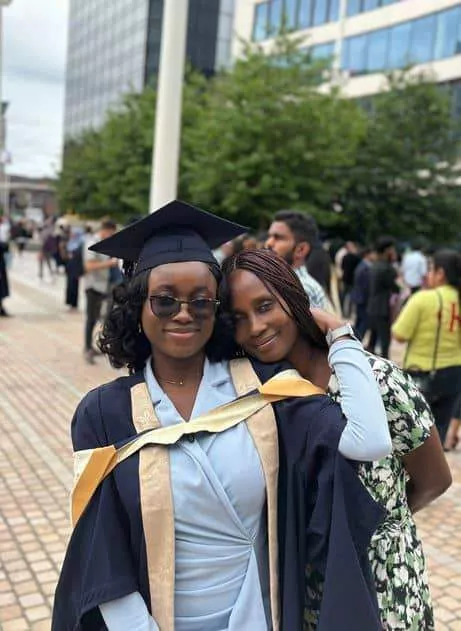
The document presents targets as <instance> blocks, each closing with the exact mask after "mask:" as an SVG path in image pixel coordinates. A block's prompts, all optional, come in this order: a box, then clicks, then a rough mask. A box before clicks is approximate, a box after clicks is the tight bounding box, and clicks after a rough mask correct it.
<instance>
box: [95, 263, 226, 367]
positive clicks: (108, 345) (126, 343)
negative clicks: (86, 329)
mask: <svg viewBox="0 0 461 631" xmlns="http://www.w3.org/2000/svg"><path fill="white" fill-rule="evenodd" d="M124 271H125V278H124V281H123V282H122V283H121V284H120V285H117V286H116V287H115V288H114V290H113V292H112V300H111V307H110V309H109V312H108V314H107V316H106V319H105V321H104V324H103V328H102V331H101V334H100V336H99V340H98V347H99V349H100V350H101V352H102V353H104V354H105V355H107V356H108V358H109V361H110V364H111V366H113V367H114V368H124V367H126V368H128V371H129V373H130V374H133V373H135V372H137V371H138V370H142V369H143V368H144V365H145V363H146V360H147V359H148V358H149V357H150V355H151V354H152V349H151V345H150V342H149V340H148V339H147V337H146V336H145V335H144V332H143V331H142V328H141V313H142V309H143V305H144V303H145V301H146V299H147V296H148V287H149V275H150V270H146V271H144V272H141V273H140V274H138V275H133V270H132V267H130V266H129V265H125V267H124ZM210 271H211V272H212V274H213V276H215V278H216V279H217V281H218V282H219V279H220V276H221V274H220V271H219V268H217V269H214V266H210ZM235 349H236V345H235V342H234V340H233V336H232V327H231V325H230V322H229V319H228V318H226V317H225V316H224V314H222V313H221V312H220V311H219V310H218V313H217V314H216V321H215V326H214V329H213V334H212V336H211V338H210V340H209V341H208V343H207V345H206V346H205V353H206V356H207V357H208V359H209V360H210V361H211V362H217V361H221V360H223V359H231V358H232V357H234V356H235V354H236V350H235Z"/></svg>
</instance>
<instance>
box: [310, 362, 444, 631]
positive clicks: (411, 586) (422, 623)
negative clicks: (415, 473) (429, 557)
mask: <svg viewBox="0 0 461 631" xmlns="http://www.w3.org/2000/svg"><path fill="white" fill-rule="evenodd" d="M369 360H370V364H371V367H372V369H373V372H374V374H375V377H376V380H377V382H378V384H379V389H380V392H381V396H382V398H383V401H384V406H385V408H386V412H387V419H388V422H389V429H390V433H391V437H392V444H393V451H392V454H390V455H389V456H387V457H386V458H384V459H383V460H380V461H379V462H374V463H363V464H360V466H359V473H360V477H361V479H362V481H363V483H364V484H365V486H366V487H367V489H368V490H369V492H370V494H371V495H372V496H373V498H374V499H375V500H376V501H378V502H379V503H380V504H381V505H382V506H384V507H385V508H386V509H387V517H386V519H385V521H384V522H383V524H382V525H381V526H380V528H379V529H378V530H377V532H376V533H375V534H374V536H373V538H372V540H371V544H370V549H369V557H370V562H371V566H372V570H373V573H374V577H375V583H376V591H377V594H378V601H379V606H380V610H381V614H382V620H383V625H384V629H387V630H388V631H397V630H398V631H401V630H405V631H433V630H434V618H433V611H432V604H431V597H430V593H429V585H428V578H427V570H426V562H425V558H424V553H423V549H422V545H421V541H420V540H419V538H418V534H417V532H416V525H415V522H414V520H413V516H412V514H411V512H410V509H409V507H408V503H407V495H406V484H407V482H408V474H407V472H406V470H405V467H404V464H403V460H402V456H405V455H406V454H408V453H410V452H411V451H413V450H414V449H416V448H417V447H420V446H421V445H422V444H423V443H424V442H425V441H426V439H427V438H428V437H429V435H430V431H431V428H432V425H433V423H434V420H433V417H432V414H431V411H430V409H429V407H428V405H427V403H426V401H425V399H424V398H423V396H422V395H421V393H420V392H419V390H418V389H417V388H416V386H415V384H414V383H413V381H412V379H411V378H410V377H408V376H407V375H406V374H405V373H404V372H403V371H402V370H401V369H400V368H398V367H397V366H396V365H395V364H393V363H392V362H390V361H388V360H386V359H382V358H379V357H376V356H374V355H369ZM330 395H331V397H332V398H333V399H334V400H335V401H337V402H339V403H341V396H340V393H339V390H338V385H337V382H336V379H335V378H334V377H333V378H332V380H331V382H330ZM306 571H307V576H308V583H309V588H308V593H307V594H306V610H305V616H304V621H305V623H304V631H314V630H315V628H316V626H317V613H318V604H319V602H320V595H321V578H320V577H319V576H316V575H315V573H314V572H312V571H311V570H310V569H309V568H307V570H306ZM319 579H320V580H319Z"/></svg>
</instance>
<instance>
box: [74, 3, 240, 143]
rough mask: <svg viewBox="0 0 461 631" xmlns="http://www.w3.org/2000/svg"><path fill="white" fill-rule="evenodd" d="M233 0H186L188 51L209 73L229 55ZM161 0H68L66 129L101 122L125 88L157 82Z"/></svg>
mask: <svg viewBox="0 0 461 631" xmlns="http://www.w3.org/2000/svg"><path fill="white" fill-rule="evenodd" d="M234 2H235V0H189V18H188V33H187V57H188V60H189V62H190V63H191V64H192V65H193V66H194V67H195V68H197V69H199V70H201V71H202V72H204V73H205V74H207V75H210V74H212V73H213V72H214V71H215V70H216V68H218V67H221V66H225V65H227V64H228V63H229V61H230V52H231V43H232V26H233V16H234ZM162 17H163V0H71V2H70V12H69V41H68V56H67V77H66V101H65V121H64V133H65V136H66V138H69V137H76V136H78V135H79V133H81V132H82V131H84V130H86V129H89V128H97V127H99V126H100V125H101V124H102V123H103V122H104V119H105V117H106V114H107V112H108V110H109V109H110V108H111V107H115V106H117V104H118V103H120V100H121V98H122V97H123V95H124V94H126V93H127V92H130V91H140V90H142V89H143V87H144V86H145V85H146V84H147V83H155V81H156V77H157V73H158V67H159V59H160V45H161V37H162Z"/></svg>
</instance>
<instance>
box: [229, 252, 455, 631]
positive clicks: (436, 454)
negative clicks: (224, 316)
mask: <svg viewBox="0 0 461 631" xmlns="http://www.w3.org/2000/svg"><path fill="white" fill-rule="evenodd" d="M223 273H224V279H223V282H222V283H221V289H220V298H221V302H222V304H223V308H224V310H225V311H227V312H228V313H229V314H230V315H231V318H232V323H233V327H234V337H235V340H236V342H237V343H238V344H239V345H240V347H241V349H243V351H244V353H245V354H246V355H248V356H250V357H256V358H257V359H258V360H259V361H261V362H264V363H273V362H278V361H281V360H288V362H289V363H290V364H291V365H292V366H293V367H295V368H296V369H297V370H298V372H299V373H300V374H301V375H302V376H303V377H305V378H306V379H309V380H310V381H312V382H313V383H314V384H316V385H318V386H321V387H322V388H325V389H326V388H328V392H329V394H330V396H331V397H332V398H333V399H334V400H335V401H337V402H339V403H341V404H342V405H344V401H345V399H346V398H347V397H349V395H350V392H348V389H347V387H345V384H344V383H342V384H339V382H338V379H337V375H335V374H334V372H335V371H334V370H332V369H331V354H332V351H333V349H334V347H335V344H334V339H335V336H336V335H337V334H338V332H339V333H341V328H339V327H338V322H337V320H336V319H335V318H334V316H331V315H330V314H327V313H323V312H321V311H318V310H314V309H313V310H312V311H311V309H310V305H309V298H308V297H307V295H306V293H305V292H304V290H303V288H302V286H301V284H300V282H299V280H298V278H297V276H296V275H295V274H294V273H293V270H292V269H291V267H290V266H289V265H288V264H287V263H286V262H285V261H284V260H283V259H281V258H279V257H277V256H276V255H275V254H274V253H273V252H270V251H265V250H253V251H246V252H241V253H239V254H237V255H235V256H233V257H230V258H229V259H228V260H227V261H226V262H225V264H224V266H223ZM348 328H349V331H350V327H349V325H345V326H344V327H343V332H344V331H345V330H348ZM334 329H336V330H334ZM350 335H351V336H352V335H353V333H352V331H350ZM332 343H333V345H332V346H330V349H329V345H331V344H332ZM347 344H348V345H349V346H350V351H349V353H350V354H349V361H350V364H351V366H352V365H353V364H354V363H355V362H357V359H358V357H359V356H360V355H362V356H363V354H364V353H365V351H364V350H363V348H362V347H361V345H360V343H359V342H358V341H353V340H351V339H349V341H348V342H347ZM353 344H355V348H352V345H353ZM354 353H355V355H354ZM366 357H367V361H368V362H369V365H370V367H371V369H372V371H373V373H374V377H375V379H376V381H377V384H378V386H379V390H380V393H381V396H382V400H383V403H384V406H385V409H386V413H387V419H388V424H389V429H390V433H391V437H392V443H393V451H392V453H391V454H390V455H388V456H387V457H386V458H384V459H381V460H379V461H378V462H367V463H362V464H360V466H359V475H360V478H361V479H362V481H363V483H364V485H365V486H366V488H367V489H368V491H369V492H370V493H371V495H372V496H373V497H374V498H375V499H376V500H377V501H378V502H379V503H380V504H381V505H382V506H383V507H385V509H386V518H385V520H384V522H383V523H382V525H381V526H380V528H379V529H378V531H377V532H376V533H375V535H374V536H373V538H372V540H371V545H370V546H369V558H370V562H371V566H372V569H373V575H374V581H375V585H376V590H377V595H378V601H379V605H380V611H381V617H382V622H383V625H384V627H385V628H386V629H388V630H397V629H398V630H400V629H405V630H407V631H410V630H413V629H424V630H425V631H430V630H433V629H434V619H433V612H432V605H431V599H430V594H429V586H428V581H427V573H426V564H425V560H424V554H423V550H422V546H421V542H420V540H419V538H418V535H417V532H416V525H415V522H414V520H413V513H414V512H416V511H417V510H420V509H422V508H423V507H424V506H426V505H427V504H428V503H429V502H431V501H432V500H434V499H435V498H436V497H438V496H439V495H441V494H442V493H443V492H444V491H445V490H446V489H447V488H448V486H449V485H450V484H451V475H450V471H449V468H448V464H447V462H446V459H445V456H444V453H443V449H442V445H441V443H440V439H439V436H438V433H437V430H436V429H435V427H434V421H433V417H432V414H431V411H430V409H429V407H428V405H427V403H426V401H425V399H424V398H423V397H422V395H421V394H420V392H419V390H418V389H417V388H416V386H415V384H414V383H413V381H412V380H411V378H409V377H408V376H407V375H406V374H405V373H403V372H402V370H400V369H399V368H398V367H397V366H395V365H394V364H393V363H391V362H390V361H388V360H385V359H381V358H378V357H375V356H374V355H371V354H368V353H366ZM345 360H346V358H345V357H344V356H343V361H345ZM338 384H339V385H338ZM365 395H366V393H363V394H360V393H357V395H356V396H357V400H356V402H355V404H356V405H358V406H359V407H365V408H366V407H367V404H366V401H365V399H364V396H365ZM306 572H307V575H308V580H307V590H306V599H305V603H306V606H305V630H308V631H311V630H314V629H317V622H318V613H319V603H320V602H321V594H322V584H323V576H322V574H321V572H318V571H317V570H315V569H314V568H313V567H311V566H308V567H306Z"/></svg>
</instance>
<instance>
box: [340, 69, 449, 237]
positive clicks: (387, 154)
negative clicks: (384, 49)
mask: <svg viewBox="0 0 461 631" xmlns="http://www.w3.org/2000/svg"><path fill="white" fill-rule="evenodd" d="M450 109H451V105H450V98H449V94H447V92H446V91H443V90H442V89H441V88H440V87H439V86H437V84H435V83H434V82H433V81H432V79H431V77H429V76H424V75H419V76H414V75H412V73H411V72H410V71H404V72H398V73H395V74H392V75H389V77H388V78H387V89H386V90H385V91H384V92H383V93H382V94H380V95H379V96H377V97H375V98H374V100H373V102H372V111H371V113H370V116H369V118H368V125H367V133H366V136H365V137H364V138H363V140H362V142H361V144H360V147H359V150H358V152H357V161H356V163H355V165H354V167H353V168H352V169H351V170H350V175H351V184H350V186H349V188H348V189H347V191H346V193H345V195H344V196H343V199H342V205H343V208H344V213H343V217H344V219H345V223H346V224H347V226H348V229H349V234H350V235H351V236H352V235H353V236H355V237H356V238H359V239H361V240H363V241H365V240H370V239H373V238H375V237H376V236H378V235H379V234H383V233H388V234H393V235H395V236H397V237H400V238H403V239H408V238H410V237H413V236H415V235H421V236H427V237H429V238H430V239H431V240H433V241H434V242H436V241H443V240H445V241H446V240H447V237H451V238H453V239H455V238H456V230H453V226H459V225H460V220H461V204H460V197H459V193H460V189H459V186H458V184H457V181H458V180H459V170H458V164H459V138H460V135H459V127H458V122H457V121H456V119H455V118H453V117H452V116H451V111H450Z"/></svg>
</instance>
